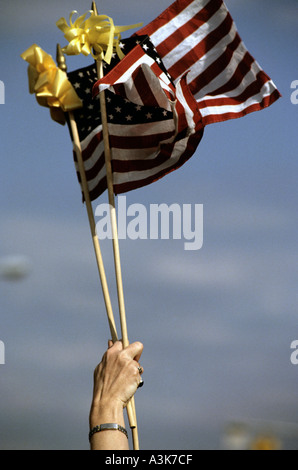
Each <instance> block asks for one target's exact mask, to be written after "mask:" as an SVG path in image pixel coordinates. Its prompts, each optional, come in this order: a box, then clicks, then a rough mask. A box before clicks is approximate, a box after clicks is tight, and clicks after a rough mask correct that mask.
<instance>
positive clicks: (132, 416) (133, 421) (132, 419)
mask: <svg viewBox="0 0 298 470" xmlns="http://www.w3.org/2000/svg"><path fill="white" fill-rule="evenodd" d="M96 64H97V74H98V78H99V79H101V78H103V76H104V74H103V63H102V61H101V60H97V61H96ZM99 99H100V111H101V120H102V132H103V139H104V148H105V164H106V173H107V186H108V197H109V206H110V217H111V226H112V237H113V251H114V264H115V274H116V282H117V293H118V304H119V315H120V323H121V332H122V342H123V347H124V348H126V347H127V346H128V345H129V340H128V333H127V321H126V313H125V303H124V293H123V280H122V272H121V260H120V249H119V238H118V228H117V217H116V207H115V196H114V187H113V173H112V163H111V160H112V158H111V148H110V139H109V130H108V120H107V109H106V100H105V92H104V91H103V92H101V93H100V94H99ZM127 414H128V418H129V423H130V427H131V429H132V437H133V443H134V450H139V436H138V428H137V418H136V409H135V400H134V397H133V398H132V399H131V401H130V402H129V403H128V405H127Z"/></svg>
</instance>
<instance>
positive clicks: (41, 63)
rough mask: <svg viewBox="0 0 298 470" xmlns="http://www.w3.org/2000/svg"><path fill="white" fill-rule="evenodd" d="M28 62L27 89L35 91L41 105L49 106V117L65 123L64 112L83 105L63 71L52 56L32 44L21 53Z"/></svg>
mask: <svg viewBox="0 0 298 470" xmlns="http://www.w3.org/2000/svg"><path fill="white" fill-rule="evenodd" d="M21 57H22V59H24V60H25V61H26V62H28V63H29V67H28V78H29V91H30V93H32V94H33V93H35V95H36V99H37V102H38V103H39V104H40V105H41V106H45V107H48V108H50V111H51V117H52V119H53V120H54V121H56V122H58V123H59V124H65V116H64V112H69V111H73V110H75V109H78V108H81V107H82V106H83V103H82V101H81V100H80V98H79V97H78V95H77V94H76V92H75V90H74V88H73V86H72V85H71V83H70V82H69V80H68V78H67V75H66V73H65V72H63V71H62V70H60V69H59V68H58V67H57V65H56V64H55V62H54V60H53V59H52V57H51V56H50V55H49V54H47V53H46V52H45V51H43V50H42V49H41V48H40V47H39V46H37V45H36V44H33V45H32V46H31V47H29V49H27V50H26V51H25V52H23V54H21Z"/></svg>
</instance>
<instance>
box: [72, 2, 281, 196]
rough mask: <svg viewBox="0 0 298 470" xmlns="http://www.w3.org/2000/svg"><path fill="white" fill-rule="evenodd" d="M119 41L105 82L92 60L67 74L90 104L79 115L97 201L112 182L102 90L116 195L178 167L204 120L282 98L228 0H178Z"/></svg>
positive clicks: (217, 119) (199, 134) (189, 152)
mask: <svg viewBox="0 0 298 470" xmlns="http://www.w3.org/2000/svg"><path fill="white" fill-rule="evenodd" d="M120 46H121V48H122V50H123V52H124V54H125V55H126V56H125V58H124V59H122V61H119V59H118V57H117V56H116V54H115V57H114V59H113V60H112V63H111V65H108V64H105V77H104V78H103V79H102V80H100V81H98V80H97V76H96V68H95V67H94V66H90V67H87V68H85V69H82V70H79V71H76V72H73V73H71V74H69V79H70V81H71V82H72V84H73V86H74V88H75V89H76V91H77V93H78V95H79V97H80V98H81V99H82V100H83V103H84V107H83V109H82V110H78V111H77V112H76V113H75V118H76V122H77V124H78V130H79V135H80V141H81V146H82V153H83V160H84V164H85V170H86V176H87V181H88V184H89V191H90V196H91V199H92V200H94V199H96V198H97V197H98V196H100V195H101V194H102V193H103V191H104V190H105V189H106V187H107V185H106V172H105V162H104V144H103V137H102V126H101V117H100V107H99V101H98V100H96V97H98V96H97V95H98V92H99V91H101V90H105V92H106V101H107V115H108V126H109V134H110V144H111V150H112V171H113V183H114V192H115V194H120V193H123V192H127V191H130V190H132V189H136V188H140V187H142V186H145V185H147V184H150V183H152V182H153V181H156V180H158V179H159V178H162V177H163V176H165V175H166V174H168V173H169V172H171V171H173V170H175V169H177V168H179V167H181V166H182V165H183V164H184V163H185V162H186V161H187V160H188V159H189V158H190V157H191V156H192V155H193V154H194V152H195V150H196V148H197V146H198V144H199V142H200V140H201V138H202V136H203V131H204V127H205V126H206V125H207V124H211V123H214V122H220V121H225V120H228V119H233V118H238V117H242V116H244V115H246V114H248V113H250V112H253V111H257V110H261V109H263V108H265V107H267V106H269V105H271V104H272V103H273V102H274V101H276V100H277V99H278V98H279V97H280V94H279V92H278V90H277V89H276V87H275V85H274V83H273V82H272V80H271V79H270V78H269V77H268V75H266V74H265V72H264V71H263V70H262V69H261V68H260V66H259V65H258V63H257V62H256V61H255V60H254V58H253V57H252V56H251V55H250V53H249V52H248V51H247V49H246V48H245V46H244V44H243V42H242V40H241V38H240V36H239V34H238V32H237V29H236V26H235V24H234V22H233V20H232V18H231V15H230V14H229V12H228V10H227V8H226V6H225V4H224V2H223V1H222V0H177V1H176V2H175V3H173V5H171V6H170V7H169V8H168V9H167V10H166V11H165V12H164V13H162V14H161V15H160V16H159V17H158V18H156V19H155V20H154V21H153V22H152V23H150V24H149V25H148V26H146V27H145V28H143V29H141V30H140V31H138V32H137V33H136V34H135V35H134V36H133V37H132V38H129V39H127V40H124V41H122V42H121V45H120ZM92 89H93V95H94V97H95V99H92ZM171 102H172V104H171ZM174 103H175V104H174ZM78 177H79V175H78Z"/></svg>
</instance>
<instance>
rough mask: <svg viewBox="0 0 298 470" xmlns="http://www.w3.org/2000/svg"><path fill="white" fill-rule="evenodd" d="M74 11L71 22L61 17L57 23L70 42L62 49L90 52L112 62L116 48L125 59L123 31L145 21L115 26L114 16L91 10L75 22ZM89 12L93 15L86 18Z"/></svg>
mask: <svg viewBox="0 0 298 470" xmlns="http://www.w3.org/2000/svg"><path fill="white" fill-rule="evenodd" d="M75 13H77V11H73V12H71V14H70V17H69V23H70V25H68V24H67V21H66V19H65V18H60V20H58V21H57V23H56V25H57V26H58V28H59V29H61V31H62V32H63V33H64V37H65V39H66V40H67V41H68V42H69V44H68V46H66V47H64V48H63V49H62V50H63V52H64V53H65V54H67V55H78V54H83V55H85V56H88V55H89V54H91V55H92V57H93V58H94V59H95V60H97V59H101V60H104V61H105V62H107V63H108V64H110V63H111V60H112V56H113V53H114V50H116V52H117V54H118V57H119V59H123V57H124V54H123V52H122V51H121V43H120V40H121V33H122V32H124V31H127V30H128V29H132V28H137V27H140V26H142V25H143V23H139V24H135V25H130V26H115V25H114V21H113V20H112V18H110V17H109V16H106V15H96V14H95V13H94V11H92V10H90V11H89V12H87V13H85V14H84V15H82V16H79V17H78V18H77V19H76V20H75V22H73V21H72V18H73V15H74V14H75ZM88 13H90V14H91V16H90V17H89V18H88V19H86V17H87V15H88Z"/></svg>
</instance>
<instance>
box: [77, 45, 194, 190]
mask: <svg viewBox="0 0 298 470" xmlns="http://www.w3.org/2000/svg"><path fill="white" fill-rule="evenodd" d="M136 49H138V51H135V50H134V51H133V55H134V54H135V53H136V52H137V53H138V54H139V55H141V54H142V55H143V60H144V62H137V63H135V62H134V60H133V59H132V57H130V54H128V55H127V56H126V58H125V59H123V61H121V63H120V64H121V65H122V66H123V64H122V62H124V61H125V60H126V62H128V61H131V64H132V65H131V67H130V69H129V70H130V72H129V74H127V67H126V66H127V65H128V64H126V66H125V64H124V67H122V68H121V70H120V72H119V70H118V67H116V68H115V69H117V70H115V69H113V70H112V71H111V72H110V73H109V74H107V75H106V76H105V77H104V78H103V79H102V80H100V81H98V82H97V83H96V84H95V86H94V89H93V92H94V96H96V95H97V94H98V93H99V92H100V91H102V90H107V89H109V90H110V91H114V92H115V93H119V94H121V96H122V97H127V98H128V99H130V101H132V102H135V103H136V104H140V105H147V106H158V107H161V108H162V109H164V110H165V111H166V110H168V111H170V112H173V118H172V119H169V120H165V121H163V120H162V121H158V122H149V123H148V124H146V123H145V124H143V123H142V124H137V125H128V124H127V123H125V122H124V123H123V124H113V123H112V122H109V123H108V128H109V137H110V146H111V150H112V170H113V183H114V192H115V194H120V193H123V192H127V191H131V190H132V189H136V188H140V187H142V186H145V185H147V184H150V183H152V182H154V181H156V180H158V179H160V178H162V177H163V176H165V175H166V174H168V173H170V172H171V171H174V170H175V169H177V168H179V167H180V166H182V165H183V164H184V163H185V162H186V161H187V160H188V159H189V158H190V157H191V156H192V155H193V153H194V151H195V150H196V148H197V145H198V143H199V142H200V140H201V138H202V135H203V129H202V125H201V123H200V115H199V112H198V106H197V102H196V101H195V99H194V98H193V96H192V94H191V93H190V92H189V88H188V86H187V84H186V77H182V79H181V80H179V82H178V84H177V87H176V89H175V87H173V85H172V84H171V82H170V80H169V79H168V77H167V76H166V75H165V74H164V72H163V71H162V70H161V69H160V68H159V67H158V64H156V62H155V61H154V60H152V63H151V59H150V57H149V58H148V56H147V55H146V54H145V52H144V51H143V50H142V48H141V47H137V48H136ZM153 62H154V64H153ZM149 63H150V65H151V67H150V66H149ZM136 64H137V65H136ZM121 71H122V72H123V74H122V75H121ZM136 77H137V80H136ZM81 147H82V155H83V160H84V166H85V171H86V176H87V181H88V185H89V191H90V195H91V198H92V199H95V198H96V197H98V196H99V195H100V194H101V193H102V192H103V191H104V190H105V189H106V171H105V160H104V144H103V138H102V126H101V125H100V126H98V127H97V128H96V129H94V131H93V132H92V133H91V134H89V135H88V137H87V138H86V139H85V140H83V141H82V142H81Z"/></svg>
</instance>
